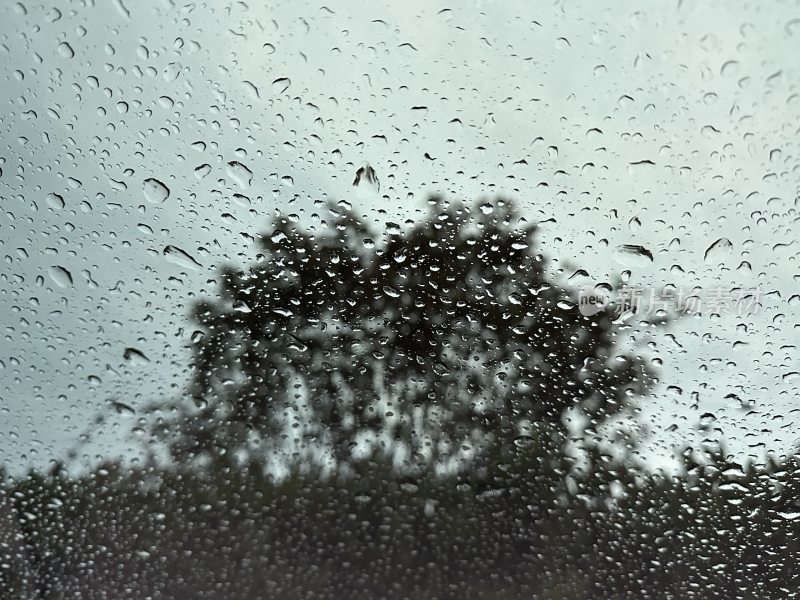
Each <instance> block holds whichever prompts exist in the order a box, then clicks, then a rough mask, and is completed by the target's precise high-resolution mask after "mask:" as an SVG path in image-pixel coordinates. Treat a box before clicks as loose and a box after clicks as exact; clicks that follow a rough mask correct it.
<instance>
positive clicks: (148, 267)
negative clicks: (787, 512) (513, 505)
mask: <svg viewBox="0 0 800 600" xmlns="http://www.w3.org/2000/svg"><path fill="white" fill-rule="evenodd" d="M268 4H273V3H268ZM274 4H276V6H265V3H244V2H224V1H220V2H205V3H200V2H194V3H189V2H181V1H179V0H175V1H171V0H141V1H137V2H134V0H94V1H85V2H65V1H60V0H54V1H53V2H49V3H46V4H45V5H42V4H40V3H34V2H30V1H26V2H20V3H14V2H11V1H9V2H3V3H2V4H1V5H0V57H2V59H1V60H0V82H2V83H1V85H0V99H2V101H3V106H4V110H3V111H0V170H1V171H2V172H1V174H0V197H1V198H2V214H0V246H1V252H2V256H3V257H4V261H3V263H2V266H0V280H1V281H2V287H1V288H0V305H1V306H2V311H0V320H2V327H3V335H4V337H3V339H2V344H0V449H2V453H1V454H0V460H2V461H5V463H6V464H7V465H9V466H12V467H14V468H18V467H19V466H20V465H26V464H28V463H30V462H34V463H36V464H46V463H47V462H48V461H49V460H51V459H53V458H62V457H63V456H64V453H65V450H66V448H68V447H69V446H71V445H72V444H74V442H75V440H76V438H77V437H78V435H79V434H80V433H81V432H82V431H84V430H85V429H87V427H89V425H90V423H91V420H92V419H93V418H94V416H95V415H96V414H98V412H103V411H105V412H106V413H107V415H108V417H109V422H108V426H107V427H105V428H103V429H102V431H100V432H98V435H97V436H96V443H95V445H94V446H93V450H92V451H93V452H114V451H115V449H116V448H119V445H120V440H121V438H122V437H123V436H124V434H125V432H126V431H127V430H128V429H129V426H130V425H131V424H134V422H135V421H134V420H135V419H136V418H137V416H136V415H134V416H127V417H126V416H125V415H122V414H117V413H116V412H115V411H114V410H113V409H111V408H110V407H109V404H108V401H109V399H119V400H122V401H124V402H125V403H127V404H129V405H131V406H132V407H134V408H140V407H142V406H143V405H144V404H147V403H149V402H151V401H153V400H157V399H159V398H171V397H175V396H177V395H178V394H180V390H181V386H182V385H183V383H184V381H185V380H186V377H187V373H188V372H187V368H186V365H187V358H188V351H187V346H188V343H189V338H190V336H191V334H192V328H191V325H190V324H189V323H188V322H187V319H186V313H187V309H188V306H189V305H190V304H191V302H192V301H193V300H194V299H195V298H196V297H198V296H205V295H210V294H213V293H214V288H215V286H214V277H215V275H216V269H217V267H218V265H220V264H221V263H225V262H235V263H239V264H241V265H245V264H247V263H248V262H249V261H250V260H251V259H252V258H253V256H254V254H255V248H254V244H253V236H256V235H257V234H259V233H262V232H264V231H265V229H266V223H267V221H268V219H269V217H270V216H271V215H273V214H274V213H275V212H276V211H285V212H289V213H296V214H297V215H298V216H299V217H300V220H301V222H307V223H311V222H312V221H313V217H312V214H313V213H314V212H315V210H319V207H315V205H314V201H315V200H320V199H323V198H326V197H328V198H335V199H339V198H342V199H347V200H350V201H352V202H353V203H354V204H355V205H356V206H358V207H361V208H362V209H363V210H364V212H365V214H366V215H367V216H368V217H369V218H373V219H375V220H376V221H386V220H399V219H404V218H411V219H413V218H415V217H418V216H419V215H420V212H419V211H420V210H421V209H422V208H423V207H424V199H425V197H426V195H428V194H429V193H432V192H440V193H444V194H446V195H447V196H448V197H452V198H462V199H467V200H469V199H473V198H477V197H481V196H485V195H496V194H503V195H506V196H509V197H512V198H514V199H516V200H518V201H519V203H520V205H521V207H522V209H523V211H524V213H525V215H526V217H527V218H528V219H530V220H533V221H547V223H545V224H544V225H543V228H542V236H541V242H542V250H543V251H544V252H546V253H547V254H548V255H549V256H550V257H551V258H553V259H556V260H557V261H558V264H559V265H561V266H562V267H563V268H564V269H566V275H570V274H571V273H572V269H571V268H570V267H569V265H577V266H580V267H582V268H584V269H586V270H587V271H588V273H589V275H590V277H589V278H585V279H581V280H580V281H578V282H577V283H580V284H585V283H595V282H602V281H609V280H611V279H613V278H614V277H616V276H618V275H619V274H620V272H622V271H623V270H625V269H630V270H631V279H630V283H631V284H632V285H636V286H658V287H660V286H663V285H665V284H671V285H673V286H675V287H676V288H677V289H679V290H687V291H688V290H692V289H694V288H695V287H699V288H701V289H702V292H701V296H702V294H707V293H708V292H709V290H714V289H724V290H726V291H727V292H730V291H731V290H736V289H738V288H745V289H749V288H757V289H759V290H761V292H760V293H761V296H760V298H759V301H760V305H759V308H758V311H757V312H756V314H744V315H736V314H727V315H726V314H723V315H721V316H720V317H713V316H712V315H710V314H709V313H708V311H702V312H703V314H701V315H699V316H697V317H695V318H691V319H686V320H684V321H683V322H681V323H680V324H678V325H676V326H674V327H673V329H672V330H671V336H663V335H660V336H656V337H653V338H651V337H649V335H648V334H647V332H646V331H645V328H643V327H637V326H636V321H633V325H634V327H632V328H631V330H629V333H630V336H629V339H628V340H626V343H629V344H631V345H632V346H636V347H639V346H642V345H643V344H646V343H647V342H649V341H651V339H652V340H653V341H654V343H655V344H656V346H655V348H654V349H649V350H647V351H648V352H649V354H650V355H652V356H657V357H660V358H661V359H662V360H663V366H662V367H661V369H662V381H663V385H662V386H661V388H659V390H657V391H656V392H655V393H654V395H653V396H652V397H650V398H647V399H645V400H644V401H643V402H642V407H643V410H642V414H641V420H642V422H643V423H646V424H648V427H649V428H650V429H651V430H652V433H653V436H652V438H651V449H652V450H653V451H654V456H658V455H659V454H660V455H668V454H669V453H670V451H671V448H672V447H673V446H674V445H675V444H678V443H687V442H688V443H695V442H697V441H698V440H700V439H702V437H703V436H704V434H703V432H702V431H701V430H700V429H699V428H698V423H699V422H700V417H701V415H703V414H705V413H711V414H713V415H714V419H715V420H714V425H713V426H714V427H720V428H721V429H722V430H723V431H724V432H725V435H726V436H727V437H728V438H729V439H730V442H731V446H732V449H734V450H736V451H737V452H748V453H754V454H757V453H760V452H763V451H764V450H769V451H774V452H777V453H781V452H785V451H786V450H788V449H789V448H790V447H791V446H792V445H793V444H794V443H795V442H796V434H794V431H795V430H796V428H797V427H798V424H799V423H798V421H800V413H798V408H797V407H798V402H797V400H798V398H799V397H800V392H798V390H799V389H800V365H799V364H798V363H799V362H800V358H798V356H799V355H800V354H799V353H798V343H800V318H799V317H800V296H798V295H797V294H798V293H800V269H798V257H799V256H800V254H799V253H798V250H799V249H800V248H799V247H798V234H800V224H799V223H798V213H797V209H798V193H799V191H798V190H800V185H799V184H798V182H799V181H800V177H798V175H800V168H799V167H798V164H799V163H798V140H800V136H798V133H800V131H798V123H800V119H799V117H800V64H798V62H797V60H796V56H798V53H800V3H798V2H796V1H794V2H759V3H752V4H749V5H748V4H745V3H734V2H703V3H700V2H688V1H684V2H678V1H675V0H671V1H669V2H651V3H647V4H642V3H639V2H633V1H624V0H623V1H615V2H594V1H589V0H586V1H584V2H555V3H533V2H528V1H525V0H519V1H511V2H493V1H481V2H474V1H473V2H459V3H457V4H447V3H441V2H423V1H422V0H409V1H406V2H402V3H396V2H388V1H386V2H372V3H369V4H366V5H365V4H363V3H349V4H345V3H341V2H330V3H327V4H326V3H324V2H323V3H305V2H288V1H287V2H280V3H274ZM233 161H236V163H238V164H240V165H243V166H244V167H246V169H247V170H249V172H250V173H251V174H252V175H249V174H248V171H247V170H245V169H243V168H242V167H239V166H238V165H236V164H234V165H233V166H231V165H230V164H229V163H231V162H233ZM365 162H368V163H369V164H370V165H372V166H373V168H374V169H375V171H376V173H377V175H378V177H379V179H380V182H381V188H380V192H379V193H378V194H374V193H361V192H360V191H359V190H354V189H353V187H352V182H353V178H354V175H355V172H356V170H357V169H358V168H359V167H360V166H361V165H362V164H364V163H365ZM162 186H163V187H162ZM167 190H168V193H167ZM379 211H385V213H382V212H379ZM720 239H724V240H728V241H729V242H730V243H729V244H728V243H725V242H723V243H722V244H718V245H716V246H715V247H714V248H713V249H712V250H711V251H708V250H709V248H710V247H712V245H714V243H715V242H716V241H717V240H720ZM623 244H634V245H641V246H644V247H646V248H647V249H648V250H649V251H650V252H651V253H652V256H653V260H652V262H650V261H633V262H632V263H629V264H628V262H627V259H626V257H625V255H621V254H620V253H619V252H618V251H617V249H618V247H619V246H621V245H623ZM168 247H170V248H169V249H168V250H166V251H165V249H167V248H168ZM707 251H708V252H707ZM184 253H185V254H184ZM187 255H188V256H190V257H191V259H190V258H187ZM126 348H135V349H137V350H138V351H139V352H141V353H142V354H143V355H145V356H146V357H147V358H148V359H149V362H147V361H144V360H142V359H141V358H140V357H138V356H137V355H136V354H134V353H130V352H129V353H128V357H129V359H128V360H126V359H125V350H126ZM731 394H733V395H734V396H731ZM737 398H738V399H737ZM706 420H708V418H707V419H706ZM654 460H658V458H654Z"/></svg>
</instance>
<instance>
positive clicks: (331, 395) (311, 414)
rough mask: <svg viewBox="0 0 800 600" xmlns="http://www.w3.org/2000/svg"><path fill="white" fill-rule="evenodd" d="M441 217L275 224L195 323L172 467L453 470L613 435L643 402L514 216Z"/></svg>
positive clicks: (492, 206) (501, 211) (480, 211)
mask: <svg viewBox="0 0 800 600" xmlns="http://www.w3.org/2000/svg"><path fill="white" fill-rule="evenodd" d="M429 207H430V209H429V211H428V214H427V215H426V217H425V218H424V219H422V220H421V221H419V222H417V223H413V224H411V226H410V227H408V228H405V229H404V228H402V227H401V226H399V225H396V224H392V223H387V225H386V230H385V232H384V233H383V236H382V238H379V237H378V236H377V235H376V232H375V231H373V230H372V229H371V228H370V227H369V226H368V225H367V224H366V223H365V222H364V221H363V220H362V219H360V218H358V217H357V216H356V214H355V213H354V212H353V210H352V209H351V208H350V207H349V205H348V204H346V203H340V205H338V206H333V205H329V206H328V210H329V211H330V218H329V219H327V220H325V219H321V220H320V224H319V226H317V227H316V228H312V229H304V228H303V227H302V226H301V225H300V224H299V223H298V219H297V218H296V217H295V218H293V217H290V216H284V215H280V216H278V217H277V218H275V219H274V222H273V224H272V228H271V230H270V231H269V232H267V233H266V234H265V235H263V237H262V238H261V242H260V243H261V249H262V254H260V255H259V256H258V260H257V261H256V262H255V263H253V264H252V265H251V266H250V267H249V268H248V269H246V270H239V269H236V268H233V267H227V268H224V269H223V270H222V272H221V275H220V277H219V281H220V289H219V293H218V297H217V299H215V300H205V301H202V302H199V303H198V304H197V305H196V306H195V307H194V311H193V319H194V321H195V322H196V324H197V325H199V327H200V328H201V331H199V332H197V333H196V335H195V339H196V345H195V349H194V354H195V356H194V363H195V367H196V375H195V376H194V379H193V381H192V382H191V385H190V389H189V394H188V395H190V396H191V397H192V398H193V399H194V406H191V407H181V410H180V411H179V417H177V418H175V419H174V420H172V421H169V420H167V421H164V422H162V428H163V429H164V430H165V431H167V432H171V433H172V434H173V437H172V445H171V448H172V451H173V453H174V454H175V456H177V457H180V458H182V459H185V458H187V457H202V456H214V455H220V454H226V453H234V452H238V453H243V454H245V455H246V456H247V457H248V458H249V459H251V460H265V461H266V460H270V459H272V458H275V457H276V456H281V455H282V453H288V454H283V456H288V462H289V463H293V464H317V465H320V464H322V463H324V462H326V461H327V464H328V465H329V466H330V465H333V466H335V467H336V468H341V467H344V466H346V465H350V466H352V465H357V464H358V462H359V460H358V459H359V458H361V459H363V458H367V457H368V458H372V459H382V460H385V461H389V462H393V463H394V464H395V465H400V464H401V463H402V464H404V465H405V469H406V470H408V469H410V468H411V469H413V468H420V467H423V466H427V467H442V466H445V465H450V466H452V465H453V463H454V461H459V460H465V459H469V458H470V457H477V456H481V455H483V454H486V453H487V451H488V450H489V449H490V448H492V452H496V451H497V449H498V448H501V449H502V448H506V449H508V448H510V447H512V445H513V444H516V445H517V446H524V445H526V444H527V443H528V442H529V441H530V440H533V439H534V438H536V437H537V436H539V433H537V432H536V431H534V430H539V429H541V428H542V427H545V428H549V429H555V430H558V431H560V432H561V433H562V434H563V433H564V430H565V428H564V425H563V417H564V415H565V411H567V410H568V409H570V408H573V407H578V408H579V409H580V410H581V411H582V412H583V413H584V414H585V415H586V416H587V417H588V418H590V419H594V420H595V421H596V422H597V421H602V420H603V419H606V418H608V417H610V416H612V415H614V414H617V413H618V412H619V411H620V410H621V409H622V407H623V406H624V405H625V402H626V400H627V399H628V398H630V397H632V396H635V395H637V394H641V393H642V392H643V391H644V390H645V389H646V388H647V386H648V383H649V380H650V375H649V374H648V372H647V370H646V368H645V366H644V364H643V362H642V361H641V360H640V359H639V358H637V357H633V356H624V355H621V353H620V352H618V349H617V347H616V330H617V326H616V325H615V324H614V323H613V321H612V317H611V316H610V315H609V314H608V313H607V312H600V313H599V314H596V315H592V316H585V315H583V314H581V312H580V311H579V310H578V307H577V305H576V303H575V298H574V292H572V291H570V290H568V289H565V288H564V287H562V286H560V285H558V284H557V282H556V281H555V278H554V276H553V275H552V274H551V273H550V272H549V271H548V260H547V259H546V258H545V257H544V256H543V255H542V254H540V253H539V252H538V251H537V246H536V243H537V228H536V226H535V225H533V224H531V223H529V222H527V221H526V220H525V219H524V218H522V217H521V216H520V215H519V214H518V213H517V211H516V210H515V207H514V205H513V204H512V203H510V202H509V201H505V200H497V201H494V202H491V203H489V202H484V203H482V204H480V205H478V204H476V205H474V206H472V207H469V206H465V205H461V204H455V203H446V202H444V201H442V200H440V199H436V198H434V199H432V200H430V201H429ZM561 437H563V435H562V436H561ZM323 457H324V458H323Z"/></svg>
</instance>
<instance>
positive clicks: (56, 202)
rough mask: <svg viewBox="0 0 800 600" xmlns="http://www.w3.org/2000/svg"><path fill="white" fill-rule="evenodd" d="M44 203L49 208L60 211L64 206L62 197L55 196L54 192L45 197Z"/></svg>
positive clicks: (59, 195)
mask: <svg viewBox="0 0 800 600" xmlns="http://www.w3.org/2000/svg"><path fill="white" fill-rule="evenodd" d="M45 201H46V202H47V205H48V206H50V208H56V209H61V208H64V206H65V202H64V197H63V196H62V195H61V194H56V193H55V192H52V193H50V194H47V196H45Z"/></svg>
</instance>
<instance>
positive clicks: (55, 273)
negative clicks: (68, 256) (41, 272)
mask: <svg viewBox="0 0 800 600" xmlns="http://www.w3.org/2000/svg"><path fill="white" fill-rule="evenodd" d="M47 272H48V274H49V275H50V279H52V280H53V283H55V284H56V285H57V286H58V287H62V288H66V287H70V286H71V285H72V273H70V272H69V271H68V270H67V269H65V268H64V267H61V266H59V265H54V266H52V267H50V268H49V269H48V271H47Z"/></svg>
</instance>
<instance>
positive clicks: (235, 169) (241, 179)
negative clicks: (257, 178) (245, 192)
mask: <svg viewBox="0 0 800 600" xmlns="http://www.w3.org/2000/svg"><path fill="white" fill-rule="evenodd" d="M228 176H229V177H230V178H231V179H233V180H234V181H235V182H236V183H237V184H238V185H239V187H241V188H249V187H250V182H252V181H253V172H252V171H251V170H250V169H248V168H247V167H245V166H244V165H243V164H242V163H240V162H239V161H238V160H232V161H230V162H229V163H228Z"/></svg>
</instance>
